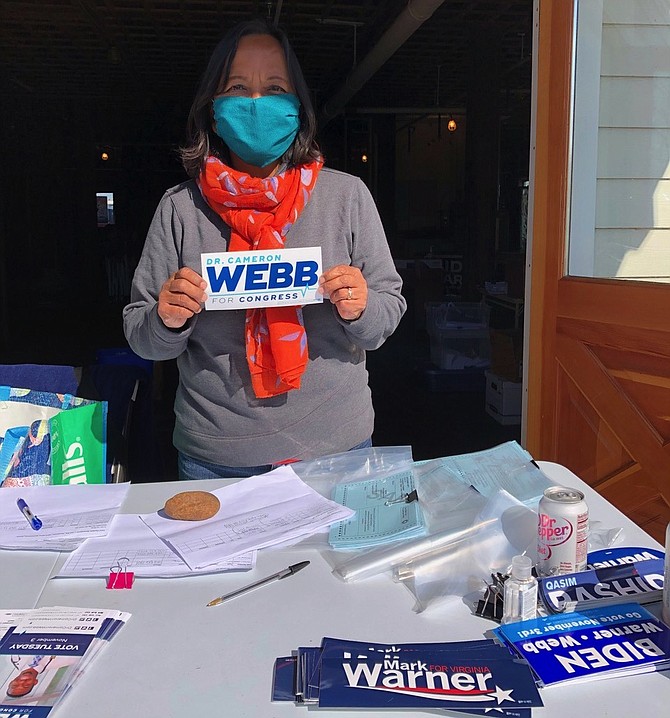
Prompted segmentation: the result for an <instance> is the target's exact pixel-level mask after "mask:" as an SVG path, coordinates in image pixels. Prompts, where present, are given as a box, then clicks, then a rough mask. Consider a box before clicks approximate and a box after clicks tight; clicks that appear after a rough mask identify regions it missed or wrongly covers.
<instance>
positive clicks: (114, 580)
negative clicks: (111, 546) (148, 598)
mask: <svg viewBox="0 0 670 718" xmlns="http://www.w3.org/2000/svg"><path fill="white" fill-rule="evenodd" d="M129 563H130V561H129V559H127V558H126V557H125V556H123V557H121V558H118V559H117V560H116V565H115V566H112V567H111V568H110V569H109V576H108V577H107V588H132V587H133V581H134V580H135V574H134V572H133V571H128V564H129Z"/></svg>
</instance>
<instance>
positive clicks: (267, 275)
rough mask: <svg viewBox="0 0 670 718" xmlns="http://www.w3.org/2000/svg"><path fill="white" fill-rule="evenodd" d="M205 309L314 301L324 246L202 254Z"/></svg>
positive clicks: (287, 304)
mask: <svg viewBox="0 0 670 718" xmlns="http://www.w3.org/2000/svg"><path fill="white" fill-rule="evenodd" d="M201 261H202V276H203V278H204V279H205V280H206V281H207V289H206V292H207V301H206V302H205V309H254V308H256V307H285V306H302V305H304V304H315V303H320V302H322V301H323V296H322V295H321V294H319V293H318V292H317V289H318V286H319V277H320V276H321V272H322V271H323V270H322V266H321V247H303V248H298V249H273V250H260V251H254V252H209V253H204V254H202V255H201Z"/></svg>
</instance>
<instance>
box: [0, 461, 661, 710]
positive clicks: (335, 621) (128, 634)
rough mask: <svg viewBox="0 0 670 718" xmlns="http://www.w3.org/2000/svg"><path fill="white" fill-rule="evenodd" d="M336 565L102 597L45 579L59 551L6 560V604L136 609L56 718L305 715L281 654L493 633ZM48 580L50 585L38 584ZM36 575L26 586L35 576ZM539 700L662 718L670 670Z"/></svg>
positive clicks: (158, 486)
mask: <svg viewBox="0 0 670 718" xmlns="http://www.w3.org/2000/svg"><path fill="white" fill-rule="evenodd" d="M539 464H540V466H541V468H542V469H543V470H544V471H545V473H547V475H549V476H550V478H551V479H552V481H555V483H557V484H562V485H565V486H572V487H575V488H580V489H582V490H583V491H584V493H585V494H586V498H587V501H588V504H589V509H590V514H591V518H592V519H593V520H598V521H600V522H602V524H603V526H605V527H607V528H617V527H623V528H624V532H625V533H624V540H623V544H625V545H629V546H646V547H655V548H658V547H659V545H658V544H657V543H656V542H655V541H654V540H653V539H652V538H651V537H650V536H648V535H647V534H646V533H645V532H644V531H642V530H641V529H640V528H638V527H637V526H635V525H634V524H633V523H632V522H631V521H629V520H628V519H627V518H626V517H625V516H624V515H623V514H621V513H620V512H619V511H618V510H617V509H615V508H614V507H613V506H612V505H611V504H609V503H608V502H607V501H605V500H604V499H603V498H602V497H600V496H599V495H597V494H596V493H595V492H594V491H593V490H592V489H591V488H590V487H588V486H587V485H586V484H584V483H583V482H582V481H580V480H579V479H578V478H577V477H576V476H575V475H574V474H572V473H571V472H570V471H568V470H567V469H565V468H564V467H562V466H559V465H557V464H552V463H547V462H539ZM225 483H227V482H226V481H224V480H214V481H201V482H188V484H180V483H177V482H165V483H154V484H136V485H133V486H132V487H131V489H130V492H129V496H128V498H127V500H126V503H125V505H124V507H123V511H124V512H126V513H144V512H150V511H154V510H156V509H157V508H160V507H162V505H163V504H164V501H165V499H166V498H168V497H169V496H172V495H173V494H174V493H176V492H177V491H180V490H184V489H185V486H187V487H188V489H196V488H207V489H212V488H217V487H218V486H221V485H224V484H225ZM45 556H46V557H47V558H45ZM49 556H50V558H49ZM326 556H327V554H323V555H322V554H321V553H319V552H318V551H317V550H316V549H304V548H303V549H298V548H292V549H281V550H280V549H278V550H264V551H261V552H259V555H258V562H257V566H256V568H255V569H254V570H253V571H251V572H244V573H236V574H215V575H209V576H195V577H187V578H178V579H146V578H140V579H136V580H135V585H134V587H133V588H132V589H131V590H115V591H112V590H107V589H106V588H105V582H104V580H103V579H53V578H48V576H50V575H52V574H53V572H54V571H53V555H48V554H43V553H39V554H38V553H35V554H32V555H31V554H30V552H20V553H19V552H8V551H0V569H1V573H0V575H1V577H2V579H1V580H2V586H3V588H2V593H1V594H0V596H1V598H2V600H1V602H0V607H6V606H7V605H8V604H7V603H6V600H5V598H6V587H7V582H8V581H9V584H10V586H11V587H10V590H9V593H8V597H9V600H10V604H9V605H11V606H14V607H18V606H19V605H20V604H19V603H17V601H19V600H20V599H23V601H24V602H23V607H30V606H32V605H34V604H36V605H38V606H54V605H69V606H83V607H92V608H116V609H120V610H124V611H129V612H130V613H132V618H131V619H130V621H129V622H128V623H127V624H126V626H125V627H124V628H123V629H122V630H121V631H120V633H119V634H118V635H117V636H116V637H115V638H114V640H113V642H112V643H111V644H110V646H109V647H108V648H107V649H106V650H105V652H104V653H103V654H101V655H100V656H99V658H97V659H96V661H95V662H94V664H93V665H92V666H91V667H90V668H89V669H88V670H87V672H86V675H85V676H84V677H83V679H82V680H81V681H80V682H79V683H77V684H76V685H75V687H74V688H73V690H72V691H71V693H70V695H69V696H67V697H66V699H65V700H64V702H63V704H62V705H61V706H60V707H59V708H58V709H57V712H56V715H57V716H64V717H66V718H91V717H92V716H95V718H118V716H119V715H121V716H124V718H140V717H142V718H154V717H155V718H186V717H189V718H190V717H191V716H213V717H214V716H216V717H217V718H218V717H220V718H285V717H286V718H288V717H289V716H300V715H306V713H305V711H307V710H308V709H307V708H305V707H304V706H296V705H295V704H293V703H272V702H271V700H270V693H271V686H272V671H273V665H274V660H275V658H276V657H278V656H285V655H289V654H290V653H291V651H293V650H295V649H296V648H297V647H298V646H317V645H319V643H320V641H321V638H322V637H323V636H333V637H338V638H349V639H355V640H364V641H374V642H378V643H398V642H419V641H452V640H463V639H474V638H482V637H483V634H484V632H486V631H487V630H489V629H490V628H492V627H494V626H495V624H494V623H493V622H491V621H488V620H485V619H482V618H479V617H476V616H474V615H472V613H471V611H470V609H469V608H468V607H467V606H466V605H465V604H464V603H463V602H462V601H461V600H460V599H456V598H454V599H453V600H451V601H449V602H448V603H447V604H446V605H441V606H436V607H434V608H432V609H430V608H429V609H428V610H427V611H425V612H424V613H421V614H416V613H414V612H413V610H412V607H413V605H414V597H413V596H412V594H411V593H410V592H409V591H408V590H407V589H406V588H405V587H403V586H401V585H399V584H396V583H394V582H393V581H392V580H391V578H390V576H389V575H381V576H374V577H371V578H368V579H363V580H361V581H357V582H352V583H344V582H342V581H341V580H339V579H338V578H336V577H335V576H334V575H333V574H332V572H331V571H332V567H331V565H330V564H329V563H328V561H327V558H326ZM304 559H309V560H310V561H311V564H310V566H308V567H307V568H306V569H305V570H304V571H301V572H300V573H298V574H296V575H295V576H294V577H291V578H290V579H288V580H285V581H278V582H274V583H272V584H270V585H268V586H266V587H263V588H261V589H259V590H257V591H252V592H251V593H248V594H246V595H244V596H241V597H239V598H237V599H235V600H233V601H231V602H229V603H226V604H223V605H220V606H216V607H211V608H207V607H206V605H205V604H206V603H207V602H208V601H209V600H210V599H212V598H214V597H215V596H218V595H220V594H223V593H226V592H228V591H231V590H234V589H236V588H238V587H240V586H244V585H246V584H248V583H250V582H252V581H254V580H257V579H259V578H262V577H264V576H266V575H269V574H272V573H274V572H276V571H278V570H280V569H282V568H285V567H286V566H287V565H289V564H292V563H296V562H297V561H301V560H304ZM62 560H63V559H62V558H61V559H59V561H62ZM38 574H40V575H41V576H42V584H43V588H42V586H37V583H38V581H37V580H36V577H37V575H38ZM27 575H29V576H30V578H31V580H30V581H29V582H26V581H25V577H26V576H27ZM652 610H654V609H653V607H652ZM655 612H656V611H655ZM541 695H542V698H543V700H544V702H545V707H544V708H538V709H533V715H534V716H537V717H538V718H543V717H545V716H546V717H547V718H549V717H551V718H559V717H560V718H566V717H568V716H572V715H580V714H584V713H587V714H588V715H590V716H593V717H594V718H602V717H604V716H607V717H608V718H616V717H618V716H621V718H623V717H624V716H625V717H626V718H630V717H631V716H633V717H635V718H637V717H638V716H653V717H654V718H660V717H661V716H664V715H668V714H669V711H670V708H669V706H670V672H668V673H665V674H663V673H650V674H645V675H640V676H635V677H630V678H618V679H613V680H601V681H592V682H590V683H583V684H579V685H569V684H566V685H561V686H554V687H551V688H545V689H542V692H541ZM309 710H310V712H312V711H313V710H317V713H318V715H319V716H324V717H325V718H328V717H332V718H335V717H336V716H339V717H340V718H341V717H342V716H343V715H351V716H354V715H355V716H360V717H361V718H363V717H365V718H368V717H369V718H372V717H381V716H388V715H389V711H344V710H338V711H327V710H322V709H309ZM421 712H423V713H426V712H428V713H431V712H430V711H411V712H410V711H392V712H391V714H392V715H393V716H394V718H409V716H416V715H417V714H420V713H421ZM433 713H437V712H433ZM439 715H448V713H445V712H439Z"/></svg>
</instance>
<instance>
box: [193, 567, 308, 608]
mask: <svg viewBox="0 0 670 718" xmlns="http://www.w3.org/2000/svg"><path fill="white" fill-rule="evenodd" d="M305 566H309V561H301V562H300V563H294V564H293V565H292V566H289V567H288V568H285V569H283V570H281V571H278V572H277V573H274V574H272V576H268V577H267V578H262V579H261V580H260V581H256V582H255V583H250V584H249V585H248V586H244V587H243V588H238V589H237V591H233V592H232V593H227V594H225V595H224V596H219V597H218V598H214V599H212V600H211V601H210V602H209V603H208V604H207V605H208V606H218V605H219V604H220V603H223V602H224V601H229V600H230V599H231V598H235V597H236V596H241V595H242V594H243V593H247V591H251V590H252V589H254V588H258V587H259V586H264V585H265V584H266V583H270V582H271V581H279V580H280V579H282V578H287V577H288V576H293V574H294V573H298V571H300V570H301V569H303V568H305Z"/></svg>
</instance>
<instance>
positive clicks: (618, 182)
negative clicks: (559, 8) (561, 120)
mask: <svg viewBox="0 0 670 718" xmlns="http://www.w3.org/2000/svg"><path fill="white" fill-rule="evenodd" d="M580 15H581V18H582V23H581V25H582V28H581V31H582V32H585V33H589V35H588V36H589V37H590V38H592V36H593V26H594V24H595V23H598V22H600V23H601V53H600V58H599V61H596V60H594V59H593V58H592V57H589V54H588V53H587V52H582V53H581V62H580V51H579V48H580V43H579V35H578V42H577V48H578V54H577V62H576V68H577V70H576V74H577V81H576V93H575V94H576V96H575V131H576V132H577V131H578V130H579V131H580V132H581V134H582V135H583V134H584V127H587V128H588V127H593V129H592V130H591V132H590V136H593V134H594V132H595V135H596V136H597V161H596V164H595V168H594V166H593V162H592V161H587V158H586V157H584V158H583V159H582V158H580V156H579V155H578V153H577V152H576V150H577V149H578V146H579V142H578V139H577V138H576V139H575V142H574V146H575V151H574V152H573V176H574V177H579V178H580V179H579V180H578V181H573V197H572V201H571V209H572V212H573V213H574V214H573V216H572V217H571V242H572V243H576V244H575V247H574V248H573V247H571V248H570V253H569V272H570V274H575V275H581V276H595V277H619V278H630V279H634V278H637V279H648V280H658V281H667V280H668V279H670V0H644V1H632V0H580V2H579V10H578V33H579V32H580V20H579V18H580ZM580 73H586V74H587V75H589V76H590V77H591V78H592V79H591V84H592V83H593V80H594V79H597V78H599V84H598V93H597V97H596V93H594V92H591V94H590V96H587V94H586V93H585V92H583V91H582V92H581V97H580V87H586V86H588V83H585V82H583V81H582V82H580ZM594 97H595V98H596V99H595V103H597V105H595V106H596V107H597V110H595V107H594V104H595V103H594ZM590 122H591V123H592V122H597V127H595V126H593V125H590V124H589V123H590ZM580 172H582V173H586V175H587V176H590V178H591V179H590V181H591V182H594V181H595V191H593V190H590V191H588V192H586V193H585V192H584V189H583V188H584V186H585V185H586V186H587V187H588V179H587V177H585V176H584V174H582V175H580V174H579V173H580ZM594 173H595V177H594ZM591 187H593V185H591ZM579 188H581V195H582V196H580V197H576V196H575V193H574V191H575V190H576V189H579ZM585 194H586V195H587V196H588V198H589V201H588V202H585V201H584V195H585ZM594 219H595V222H594ZM589 226H590V229H589Z"/></svg>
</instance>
